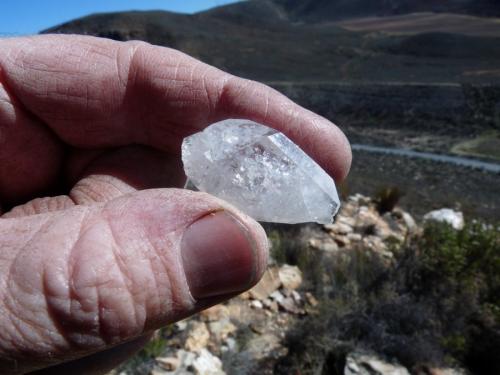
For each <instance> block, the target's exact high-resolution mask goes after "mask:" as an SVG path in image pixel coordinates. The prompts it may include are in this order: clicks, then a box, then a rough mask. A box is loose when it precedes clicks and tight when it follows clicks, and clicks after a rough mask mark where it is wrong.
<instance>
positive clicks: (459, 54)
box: [44, 1, 500, 83]
mask: <svg viewBox="0 0 500 375" xmlns="http://www.w3.org/2000/svg"><path fill="white" fill-rule="evenodd" d="M319 3H321V2H319ZM301 14H302V13H301ZM289 16H290V14H289V13H287V12H286V11H285V10H284V8H283V7H280V6H278V5H276V4H275V2H271V1H249V2H241V3H236V4H232V5H229V6H225V7H219V8H214V9H212V10H210V11H207V12H202V13H199V14H194V15H184V14H176V13H169V12H162V11H150V12H124V13H110V14H95V15H90V16H88V17H84V18H81V19H78V20H74V21H70V22H68V23H65V24H63V25H59V26H56V27H54V28H51V29H49V30H45V31H44V32H55V33H77V34H88V35H97V36H102V37H108V38H112V39H117V40H131V39H140V40H145V41H148V42H151V43H154V44H158V45H164V46H170V47H174V48H178V49H180V50H183V51H185V52H187V53H189V54H191V55H193V56H195V57H198V58H200V59H201V60H203V61H205V62H208V63H210V64H213V65H215V66H217V67H219V68H222V69H224V70H227V71H230V72H231V73H234V74H238V75H242V76H244V77H248V78H251V79H257V80H261V81H268V82H271V81H272V82H276V81H280V82H283V81H285V82H288V81H293V82H297V81H299V82H310V81H313V82H317V81H320V82H332V81H348V82H352V81H363V82H367V81H368V82H369V81H383V82H415V81H417V82H424V83H425V82H431V83H436V82H469V83H492V82H500V73H499V72H498V66H500V56H499V54H498V53H495V52H494V51H496V50H498V48H497V47H498V45H500V23H496V22H493V21H491V19H486V18H478V17H475V18H474V19H473V22H469V23H467V22H461V23H460V25H457V21H456V18H454V17H453V16H448V17H444V18H442V19H440V20H439V29H437V30H436V29H432V28H427V29H422V21H421V17H420V18H419V17H414V18H413V19H410V20H409V21H407V22H406V24H405V30H404V31H405V33H404V35H392V34H387V33H375V34H374V33H373V32H372V31H373V30H374V28H375V29H376V28H377V26H376V25H377V21H372V22H371V23H370V24H369V25H368V26H366V23H365V28H366V30H363V24H361V26H359V24H358V30H357V31H355V32H353V31H349V30H347V29H348V28H351V29H352V28H353V27H352V25H353V23H351V26H349V25H344V24H342V23H340V24H332V23H316V24H307V23H294V22H290V21H289V19H288V18H289ZM352 22H355V21H352ZM379 22H380V23H381V24H382V26H381V28H382V30H383V28H384V26H383V25H387V20H386V19H385V18H381V19H380V21H379ZM483 26H484V27H483ZM343 27H345V28H343ZM412 28H413V30H414V32H412ZM354 29H356V27H354ZM421 31H424V33H421ZM435 31H439V32H435ZM416 33H421V36H419V37H417V38H416V39H415V37H414V36H413V34H416ZM433 46H435V47H433ZM476 71H478V72H489V73H488V74H475V73H474V72H476Z"/></svg>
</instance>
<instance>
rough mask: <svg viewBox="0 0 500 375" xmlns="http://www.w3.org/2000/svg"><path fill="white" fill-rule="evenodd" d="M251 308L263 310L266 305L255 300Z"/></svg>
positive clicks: (251, 303)
mask: <svg viewBox="0 0 500 375" xmlns="http://www.w3.org/2000/svg"><path fill="white" fill-rule="evenodd" d="M250 306H252V307H253V308H255V309H263V308H264V305H263V304H262V302H260V301H259V300H253V301H252V302H250Z"/></svg>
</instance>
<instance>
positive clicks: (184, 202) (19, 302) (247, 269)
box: [0, 189, 267, 373]
mask: <svg viewBox="0 0 500 375" xmlns="http://www.w3.org/2000/svg"><path fill="white" fill-rule="evenodd" d="M0 248H1V249H2V250H1V251H2V253H1V254H0V275H1V276H0V373H16V372H26V371H30V370H34V369H37V368H43V367H46V366H49V365H53V364H56V363H59V362H61V361H66V360H70V359H75V358H78V357H82V356H85V355H88V354H91V353H94V352H97V351H100V350H104V349H106V348H108V347H112V346H114V345H117V344H119V343H122V342H126V341H129V340H131V339H133V338H135V337H138V336H140V335H142V334H144V333H146V332H148V331H151V330H153V329H156V328H158V327H160V326H163V325H165V324H168V323H171V322H174V321H176V320H179V319H182V318H184V317H186V316H188V315H190V314H193V313H195V312H197V311H199V310H201V309H203V308H206V307H208V306H210V305H212V304H215V303H217V302H220V301H222V300H224V299H227V298H229V297H231V296H233V295H235V294H237V293H239V292H242V291H244V290H246V289H248V288H250V287H251V286H252V285H254V284H255V283H256V282H257V281H258V279H259V278H260V276H261V275H262V273H263V271H264V269H265V266H266V260H267V240H266V236H265V233H264V231H263V230H262V228H261V227H260V226H259V225H258V224H257V223H256V222H255V221H253V220H252V219H250V218H249V217H248V216H246V215H243V214H241V213H239V212H237V211H236V210H235V209H234V208H233V207H231V206H229V205H228V204H226V203H224V202H222V201H220V200H218V199H216V198H214V197H211V196H209V195H207V194H204V193H194V192H190V191H186V190H177V189H162V190H145V191H141V192H136V193H132V194H130V195H125V196H123V197H120V198H117V199H114V200H111V201H109V202H107V203H105V204H102V205H95V206H85V207H84V206H75V207H73V208H71V209H68V210H65V211H58V212H53V213H49V214H42V215H33V216H28V217H24V218H17V219H0Z"/></svg>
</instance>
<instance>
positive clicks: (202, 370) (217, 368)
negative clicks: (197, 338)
mask: <svg viewBox="0 0 500 375" xmlns="http://www.w3.org/2000/svg"><path fill="white" fill-rule="evenodd" d="M193 367H194V370H195V374H197V375H225V374H226V373H225V372H224V370H223V369H222V362H221V360H220V359H219V358H218V357H216V356H214V355H213V354H212V353H210V352H209V351H208V350H207V349H201V351H200V355H199V356H198V357H197V358H196V359H195V360H194V362H193Z"/></svg>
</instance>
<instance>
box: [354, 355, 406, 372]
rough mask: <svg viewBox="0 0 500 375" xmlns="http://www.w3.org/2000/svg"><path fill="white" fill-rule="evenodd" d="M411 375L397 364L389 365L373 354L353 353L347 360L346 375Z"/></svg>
mask: <svg viewBox="0 0 500 375" xmlns="http://www.w3.org/2000/svg"><path fill="white" fill-rule="evenodd" d="M382 374H383V375H410V373H409V372H408V370H407V369H406V368H404V367H403V366H401V365H399V364H397V363H388V362H386V361H384V360H383V359H381V358H379V357H377V356H376V355H373V354H368V353H360V352H353V353H350V354H349V355H348V356H347V358H346V364H345V368H344V375H382Z"/></svg>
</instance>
